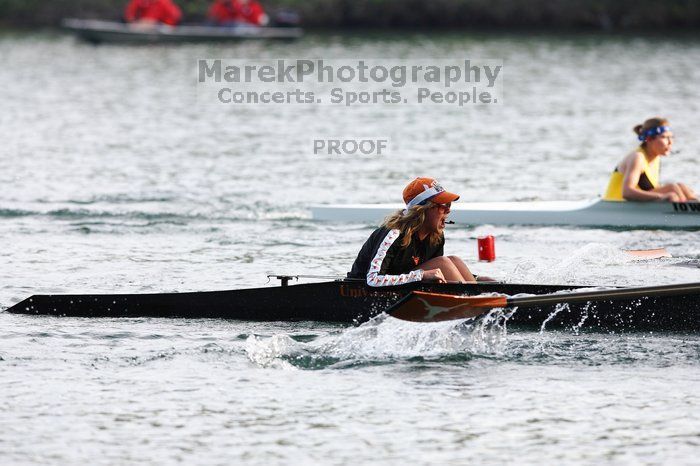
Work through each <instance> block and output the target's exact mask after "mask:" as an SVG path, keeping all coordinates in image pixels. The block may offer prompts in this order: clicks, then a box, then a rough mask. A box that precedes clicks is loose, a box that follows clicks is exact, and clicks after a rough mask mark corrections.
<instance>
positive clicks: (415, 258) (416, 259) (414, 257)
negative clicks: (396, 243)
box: [411, 256, 420, 265]
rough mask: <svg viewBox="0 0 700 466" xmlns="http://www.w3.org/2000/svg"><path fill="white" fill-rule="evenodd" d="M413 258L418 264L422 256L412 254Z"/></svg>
mask: <svg viewBox="0 0 700 466" xmlns="http://www.w3.org/2000/svg"><path fill="white" fill-rule="evenodd" d="M411 258H413V263H414V264H416V265H418V264H419V263H420V256H411Z"/></svg>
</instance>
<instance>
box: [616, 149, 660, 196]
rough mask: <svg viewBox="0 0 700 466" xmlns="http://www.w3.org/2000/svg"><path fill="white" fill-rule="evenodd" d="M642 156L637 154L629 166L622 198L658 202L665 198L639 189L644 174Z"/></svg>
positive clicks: (623, 181) (623, 183) (623, 182)
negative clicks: (640, 179)
mask: <svg viewBox="0 0 700 466" xmlns="http://www.w3.org/2000/svg"><path fill="white" fill-rule="evenodd" d="M643 157H644V156H643V155H642V154H637V155H636V157H634V158H633V159H632V160H631V161H630V162H629V163H628V164H627V167H626V170H625V176H624V179H623V180H622V197H624V198H625V199H626V200H628V201H658V200H661V199H664V198H665V196H664V195H663V194H660V193H655V192H653V191H644V190H643V189H639V187H638V185H639V178H640V177H641V176H642V173H643V172H644V160H643Z"/></svg>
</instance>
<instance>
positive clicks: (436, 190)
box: [403, 184, 445, 215]
mask: <svg viewBox="0 0 700 466" xmlns="http://www.w3.org/2000/svg"><path fill="white" fill-rule="evenodd" d="M423 187H424V188H425V191H423V192H422V193H420V194H419V195H417V196H416V197H414V198H413V199H411V200H410V201H408V204H406V208H405V209H404V210H403V214H404V215H408V211H409V209H410V208H411V207H413V206H417V205H419V204H422V203H423V202H425V201H427V200H428V199H430V198H431V197H433V196H437V195H438V194H440V193H441V192H443V191H444V190H445V188H443V187H442V186H440V185H439V184H435V185H433V187H432V188H429V187H428V185H425V184H424V185H423Z"/></svg>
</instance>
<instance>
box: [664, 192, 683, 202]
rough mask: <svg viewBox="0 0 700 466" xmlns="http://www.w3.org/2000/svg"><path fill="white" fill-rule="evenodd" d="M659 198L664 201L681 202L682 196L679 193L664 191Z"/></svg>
mask: <svg viewBox="0 0 700 466" xmlns="http://www.w3.org/2000/svg"><path fill="white" fill-rule="evenodd" d="M659 200H660V201H662V202H663V201H666V202H681V198H680V197H678V194H676V193H663V194H662V195H661V197H660V198H659Z"/></svg>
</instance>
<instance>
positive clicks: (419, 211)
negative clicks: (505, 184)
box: [348, 178, 476, 286]
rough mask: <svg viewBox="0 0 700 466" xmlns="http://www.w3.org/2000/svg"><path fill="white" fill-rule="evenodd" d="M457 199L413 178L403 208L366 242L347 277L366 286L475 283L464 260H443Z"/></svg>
mask: <svg viewBox="0 0 700 466" xmlns="http://www.w3.org/2000/svg"><path fill="white" fill-rule="evenodd" d="M457 199H459V196H458V195H457V194H454V193H450V192H448V191H445V189H444V188H443V187H442V186H440V184H439V183H438V182H437V181H436V180H434V179H433V178H416V179H415V180H413V181H411V182H410V183H409V184H408V186H406V188H405V189H404V190H403V200H404V202H405V203H406V208H405V209H403V210H399V211H397V212H395V213H393V214H391V215H389V216H388V217H387V218H386V219H385V220H384V222H383V223H382V225H381V226H380V227H379V228H378V229H377V230H375V231H374V233H372V234H371V235H370V237H369V239H368V240H367V241H366V242H365V244H364V245H363V246H362V249H361V250H360V253H359V254H358V256H357V259H355V263H354V264H353V265H352V270H351V271H350V273H348V277H349V278H361V279H366V280H367V284H368V285H370V286H391V285H401V284H405V283H410V282H417V281H422V280H424V281H433V282H440V283H444V282H448V281H449V282H461V283H466V282H475V281H476V279H475V278H474V275H472V273H471V272H470V271H469V269H468V268H467V266H466V265H465V264H464V262H463V261H462V259H460V258H459V257H456V256H447V257H446V256H444V255H443V249H444V246H445V235H444V230H445V222H446V220H447V217H448V215H449V214H450V207H451V205H452V202H454V201H456V200H457Z"/></svg>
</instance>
